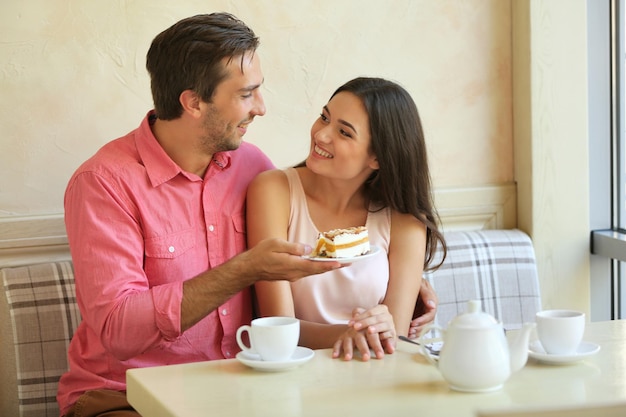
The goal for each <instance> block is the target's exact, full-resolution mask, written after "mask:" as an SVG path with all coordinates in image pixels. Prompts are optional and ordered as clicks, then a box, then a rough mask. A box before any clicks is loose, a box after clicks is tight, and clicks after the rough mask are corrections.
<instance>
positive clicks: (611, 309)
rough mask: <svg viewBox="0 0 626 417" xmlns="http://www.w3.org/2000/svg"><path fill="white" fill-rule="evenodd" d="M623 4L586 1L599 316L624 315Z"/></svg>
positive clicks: (625, 38) (594, 303)
mask: <svg viewBox="0 0 626 417" xmlns="http://www.w3.org/2000/svg"><path fill="white" fill-rule="evenodd" d="M624 6H625V0H606V1H596V0H588V1H587V12H588V38H589V48H588V53H589V145H590V151H589V155H590V164H589V166H590V184H591V189H590V196H591V207H590V213H591V226H592V229H593V232H592V239H591V251H592V254H594V255H593V256H592V260H591V268H592V270H591V276H592V282H591V287H592V288H591V297H592V299H591V305H592V316H594V315H595V317H596V318H598V319H608V318H610V319H619V318H626V295H625V291H626V283H625V280H626V124H625V123H624V121H625V120H626V113H625V112H626V106H625V105H624V103H625V97H626V83H625V79H624V68H625V67H626V49H625V45H626V33H625V30H624V22H625V21H626V8H625V7H624ZM607 22H608V24H607Z"/></svg>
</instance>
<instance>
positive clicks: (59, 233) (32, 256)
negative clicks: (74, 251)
mask: <svg viewBox="0 0 626 417" xmlns="http://www.w3.org/2000/svg"><path fill="white" fill-rule="evenodd" d="M65 259H70V254H69V246H68V244H67V235H66V233H65V223H64V221H63V214H62V213H60V214H51V215H47V216H28V217H3V218H0V267H3V266H17V265H25V264H31V263H39V262H48V261H56V260H65Z"/></svg>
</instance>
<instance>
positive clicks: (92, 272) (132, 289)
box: [57, 13, 434, 417]
mask: <svg viewBox="0 0 626 417" xmlns="http://www.w3.org/2000/svg"><path fill="white" fill-rule="evenodd" d="M258 44H259V40H258V38H257V37H256V35H255V34H254V33H253V32H252V30H250V29H249V28H248V27H247V26H246V25H245V24H244V23H243V22H241V21H239V20H238V19H236V18H235V17H234V16H232V15H229V14H225V13H215V14H211V15H199V16H194V17H190V18H187V19H183V20H181V21H180V22H178V23H176V24H174V25H173V26H172V27H170V28H169V29H167V30H165V31H164V32H162V33H161V34H159V35H158V36H157V37H156V38H155V39H154V41H153V42H152V45H151V47H150V49H149V51H148V54H147V69H148V72H149V73H150V77H151V88H152V95H153V100H154V110H153V111H150V112H149V113H148V114H147V115H146V117H145V118H144V119H143V121H142V122H141V124H140V125H139V127H138V128H137V129H135V130H133V131H132V132H130V133H128V134H127V135H126V136H123V137H121V138H119V139H117V140H114V141H112V142H110V143H108V144H107V145H105V146H104V147H102V148H101V149H100V150H99V151H98V152H97V153H96V154H95V155H94V156H93V157H92V158H90V159H89V160H87V161H86V162H85V163H84V164H83V165H82V166H80V167H79V168H78V170H77V171H76V172H75V173H74V175H73V176H72V178H71V179H70V181H69V184H68V186H67V190H66V194H65V221H66V228H67V234H68V239H69V244H70V250H71V254H72V259H73V262H74V268H75V277H76V294H77V300H78V304H79V307H80V310H81V314H82V319H83V320H82V322H81V324H80V326H79V327H78V329H77V331H76V333H75V335H74V337H73V339H72V342H71V344H70V349H69V362H70V369H69V371H68V372H67V373H66V374H64V375H63V376H62V378H61V380H60V382H59V392H58V395H57V399H58V402H59V405H60V408H61V415H65V416H68V417H70V416H72V417H79V416H85V415H101V414H104V413H107V414H106V415H107V416H122V415H124V416H136V415H138V414H137V413H136V412H135V411H134V410H133V409H132V407H131V406H130V405H129V404H128V403H127V402H126V397H125V391H126V376H125V372H126V370H127V369H130V368H136V367H145V366H155V365H166V364H175V363H184V362H194V361H205V360H214V359H223V358H232V357H234V356H235V354H236V353H237V352H238V351H239V348H238V347H237V344H236V341H235V337H234V335H235V332H236V330H237V328H238V327H239V326H241V325H242V324H246V323H249V322H250V320H251V319H252V316H253V312H252V298H251V293H250V286H251V285H252V284H254V283H255V282H256V281H258V280H288V281H294V280H297V279H299V278H301V277H304V276H308V275H312V274H318V273H322V272H326V271H328V270H331V269H335V268H339V267H341V265H340V264H339V263H336V262H329V263H326V262H312V261H309V260H305V259H303V258H301V255H303V254H305V253H308V252H309V251H310V250H311V248H310V247H308V246H307V245H304V244H299V243H289V242H286V241H282V240H277V239H269V240H266V241H264V242H261V243H260V244H259V245H258V246H256V247H254V248H253V249H250V250H247V251H246V232H245V226H246V223H245V215H246V213H245V212H244V207H245V204H244V203H245V202H244V199H245V195H246V188H247V186H248V183H249V182H250V181H251V180H252V178H254V177H255V175H257V174H258V173H260V172H262V171H265V170H268V169H270V168H273V165H272V163H271V162H270V161H269V159H268V158H267V157H266V156H265V155H264V154H263V153H262V152H261V151H260V150H259V149H258V148H257V147H255V146H254V145H252V144H249V143H245V142H242V139H243V136H244V134H245V133H246V130H247V128H248V126H249V124H250V123H251V122H252V121H253V119H254V117H255V116H262V115H263V114H265V105H264V102H263V98H262V96H261V92H260V87H261V84H262V83H263V74H262V71H261V64H260V61H259V56H258V54H257V53H256V49H257V46H258ZM252 215H254V213H248V216H252ZM429 315H430V316H434V309H432V310H431V311H430V314H429ZM431 319H432V317H431ZM363 320H364V323H371V324H375V318H374V317H372V318H364V319H363ZM368 320H369V321H368Z"/></svg>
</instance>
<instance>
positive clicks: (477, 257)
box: [425, 229, 541, 330]
mask: <svg viewBox="0 0 626 417" xmlns="http://www.w3.org/2000/svg"><path fill="white" fill-rule="evenodd" d="M445 237H446V243H447V245H448V255H447V258H446V261H445V262H444V264H443V265H441V267H440V268H439V269H438V270H436V271H435V272H433V273H427V274H426V275H425V278H426V279H427V280H428V281H429V282H430V283H431V285H432V286H433V288H434V289H435V291H436V292H437V297H438V298H439V305H438V307H437V317H436V318H435V322H436V323H437V324H439V325H440V326H442V327H444V328H445V327H446V326H447V324H448V322H449V321H450V320H451V319H452V318H454V317H455V316H456V315H457V314H460V313H463V312H464V311H465V310H466V307H467V302H468V301H469V300H481V301H482V309H483V311H485V312H487V313H489V314H491V315H493V316H494V317H495V318H497V319H498V320H499V321H501V322H502V324H503V326H504V328H505V329H507V330H512V329H519V328H521V327H522V324H523V323H526V322H533V321H535V313H536V312H537V311H539V310H540V309H541V296H540V291H539V278H538V276H537V264H536V260H535V251H534V249H533V244H532V241H531V240H530V237H529V236H528V235H527V234H526V233H524V232H522V231H521V230H517V229H512V230H481V231H470V232H450V233H446V234H445ZM437 256H438V259H441V252H440V251H439V252H438V254H437Z"/></svg>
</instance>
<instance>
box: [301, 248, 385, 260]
mask: <svg viewBox="0 0 626 417" xmlns="http://www.w3.org/2000/svg"><path fill="white" fill-rule="evenodd" d="M378 252H380V248H379V247H378V246H376V245H370V251H369V252H367V253H366V254H365V255H357V256H352V257H350V258H325V257H321V256H309V255H304V256H303V258H305V259H310V260H312V261H318V262H339V263H340V264H351V263H353V262H357V261H362V260H363V259H367V258H370V257H372V256H374V255H376V254H377V253H378Z"/></svg>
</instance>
